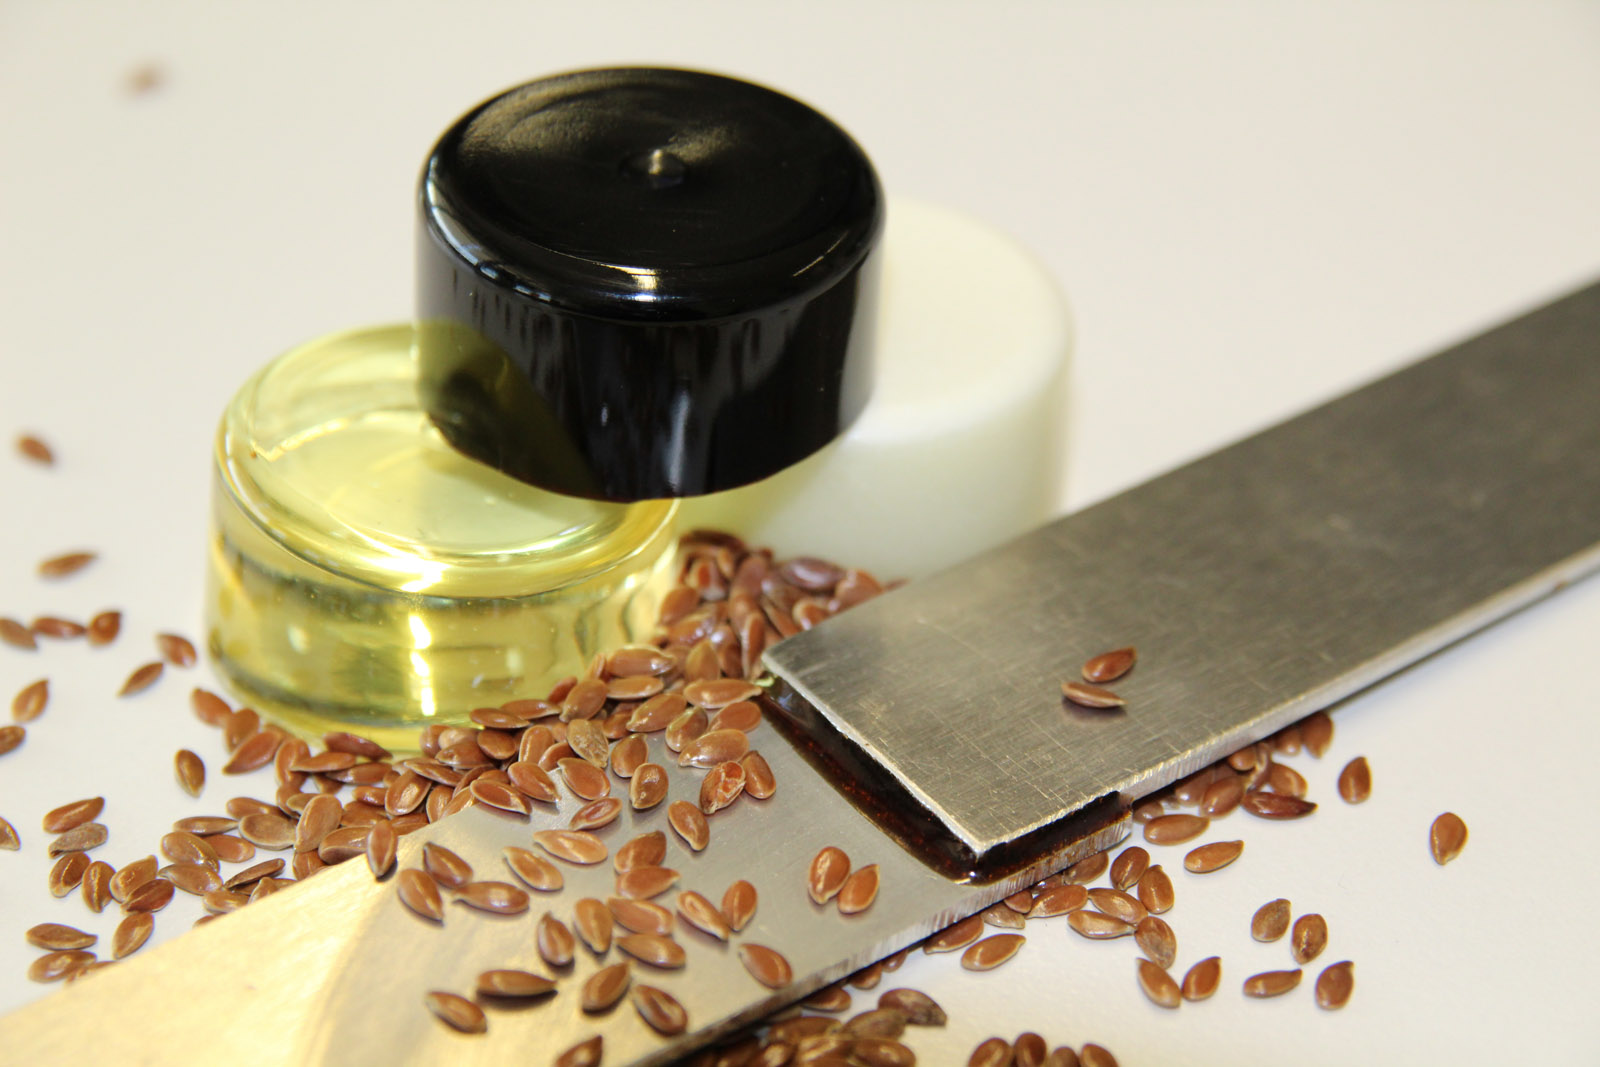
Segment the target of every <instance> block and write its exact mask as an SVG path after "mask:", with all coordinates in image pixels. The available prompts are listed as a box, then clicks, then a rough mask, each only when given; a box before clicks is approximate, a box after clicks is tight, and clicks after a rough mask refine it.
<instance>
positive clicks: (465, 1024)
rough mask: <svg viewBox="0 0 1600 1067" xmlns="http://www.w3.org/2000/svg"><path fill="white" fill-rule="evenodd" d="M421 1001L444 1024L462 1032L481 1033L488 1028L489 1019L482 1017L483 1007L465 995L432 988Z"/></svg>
mask: <svg viewBox="0 0 1600 1067" xmlns="http://www.w3.org/2000/svg"><path fill="white" fill-rule="evenodd" d="M423 1003H425V1004H427V1006H428V1010H429V1011H431V1012H433V1014H435V1015H437V1016H438V1017H439V1019H440V1021H442V1022H443V1023H444V1024H445V1025H447V1026H449V1027H451V1028H453V1029H456V1030H460V1031H461V1032H462V1033H463V1034H481V1033H484V1032H485V1031H487V1030H488V1029H489V1020H488V1019H487V1018H485V1017H484V1014H483V1009H482V1008H480V1007H478V1006H477V1005H476V1004H474V1003H472V1001H470V1000H468V999H467V998H466V997H460V996H457V995H456V994H454V993H446V992H442V991H440V990H434V991H433V992H431V993H429V994H427V996H425V997H424V998H423Z"/></svg>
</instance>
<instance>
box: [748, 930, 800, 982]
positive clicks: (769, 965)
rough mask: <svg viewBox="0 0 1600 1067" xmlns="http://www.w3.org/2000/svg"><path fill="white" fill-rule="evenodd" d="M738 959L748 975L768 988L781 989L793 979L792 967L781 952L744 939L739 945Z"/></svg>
mask: <svg viewBox="0 0 1600 1067" xmlns="http://www.w3.org/2000/svg"><path fill="white" fill-rule="evenodd" d="M739 961H740V962H741V963H743V964H744V969H745V970H746V971H749V972H750V977H752V978H754V979H755V980H756V981H758V982H760V983H761V984H762V985H764V986H766V987H767V988H768V989H782V988H783V987H784V986H786V985H788V984H789V983H790V982H792V981H794V968H793V967H790V966H789V961H788V960H787V959H785V958H784V956H783V954H782V953H781V952H778V951H776V950H775V949H771V948H768V947H767V946H765V945H758V944H756V943H754V942H753V941H746V942H744V943H743V944H741V945H740V946H739Z"/></svg>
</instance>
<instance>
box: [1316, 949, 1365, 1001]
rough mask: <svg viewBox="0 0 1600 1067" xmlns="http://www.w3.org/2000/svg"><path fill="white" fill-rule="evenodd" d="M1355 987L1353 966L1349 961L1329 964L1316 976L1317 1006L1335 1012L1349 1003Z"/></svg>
mask: <svg viewBox="0 0 1600 1067" xmlns="http://www.w3.org/2000/svg"><path fill="white" fill-rule="evenodd" d="M1355 987H1356V976H1355V964H1353V963H1351V962H1350V961H1349V960H1340V961H1339V962H1338V963H1332V964H1329V965H1328V966H1327V967H1324V968H1323V970H1322V973H1321V974H1319V975H1317V986H1316V993H1317V1006H1318V1007H1320V1008H1326V1009H1327V1010H1328V1011H1337V1010H1339V1009H1340V1008H1342V1007H1344V1006H1345V1005H1346V1004H1348V1003H1349V1002H1350V994H1351V993H1352V992H1353V991H1354V990H1355Z"/></svg>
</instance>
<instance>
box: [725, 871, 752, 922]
mask: <svg viewBox="0 0 1600 1067" xmlns="http://www.w3.org/2000/svg"><path fill="white" fill-rule="evenodd" d="M755 914H756V887H755V886H753V885H751V884H750V883H749V882H746V881H744V880H743V879H741V880H739V881H737V882H734V883H733V884H732V885H730V886H729V887H728V889H727V892H725V893H723V894H722V917H723V918H724V919H726V920H727V923H728V926H729V928H730V929H732V930H734V931H739V930H743V929H744V928H745V926H746V925H747V924H748V923H749V922H750V920H751V919H752V918H754V917H755Z"/></svg>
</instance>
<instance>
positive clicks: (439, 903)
mask: <svg viewBox="0 0 1600 1067" xmlns="http://www.w3.org/2000/svg"><path fill="white" fill-rule="evenodd" d="M395 893H396V895H397V896H399V898H400V903H402V904H404V905H405V906H406V907H408V908H410V909H411V910H412V911H413V912H414V913H416V914H417V915H420V916H421V917H422V918H424V919H431V920H432V921H434V922H444V899H443V898H442V897H441V896H440V895H439V886H438V883H436V882H435V881H434V880H433V879H432V878H430V877H428V874H427V872H426V871H419V870H417V869H416V868H414V867H410V868H407V869H405V870H403V871H401V872H400V875H399V877H398V878H397V879H395Z"/></svg>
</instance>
